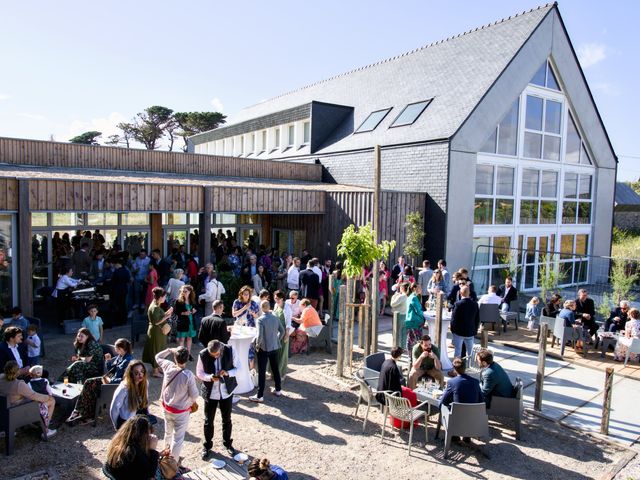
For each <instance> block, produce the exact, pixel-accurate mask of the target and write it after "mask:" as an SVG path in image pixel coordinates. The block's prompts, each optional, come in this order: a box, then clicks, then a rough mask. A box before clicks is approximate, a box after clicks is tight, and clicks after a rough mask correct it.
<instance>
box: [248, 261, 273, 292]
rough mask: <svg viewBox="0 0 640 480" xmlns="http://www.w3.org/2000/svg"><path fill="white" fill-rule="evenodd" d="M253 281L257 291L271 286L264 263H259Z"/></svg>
mask: <svg viewBox="0 0 640 480" xmlns="http://www.w3.org/2000/svg"><path fill="white" fill-rule="evenodd" d="M251 281H252V282H253V289H254V290H255V291H256V292H259V291H260V290H264V289H265V288H267V287H269V281H268V280H267V276H266V274H265V270H264V265H260V264H259V265H258V266H257V267H256V274H255V275H254V276H253V278H252V279H251Z"/></svg>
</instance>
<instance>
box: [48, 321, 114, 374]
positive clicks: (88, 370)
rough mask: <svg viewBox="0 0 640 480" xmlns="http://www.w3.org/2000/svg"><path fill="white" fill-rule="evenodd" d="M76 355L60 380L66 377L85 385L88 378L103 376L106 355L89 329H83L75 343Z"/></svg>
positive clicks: (79, 331)
mask: <svg viewBox="0 0 640 480" xmlns="http://www.w3.org/2000/svg"><path fill="white" fill-rule="evenodd" d="M73 347H74V348H75V349H76V354H75V355H73V356H72V357H71V361H72V362H73V363H72V364H71V365H69V366H68V367H67V368H66V369H65V371H64V372H63V373H62V375H60V378H58V380H59V381H63V380H64V377H67V378H68V379H69V382H71V383H84V381H85V380H86V379H87V378H92V377H98V376H100V375H102V373H103V369H104V354H103V353H102V347H101V346H100V344H99V343H98V342H96V340H95V339H94V338H93V335H91V332H90V331H89V329H88V328H81V329H80V330H78V334H77V335H76V341H75V342H73Z"/></svg>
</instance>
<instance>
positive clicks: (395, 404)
mask: <svg viewBox="0 0 640 480" xmlns="http://www.w3.org/2000/svg"><path fill="white" fill-rule="evenodd" d="M384 400H385V406H384V422H383V424H382V433H381V435H380V440H381V441H382V442H384V432H385V431H386V429H387V417H388V416H389V415H391V416H392V417H394V418H397V419H398V420H400V421H401V422H409V449H408V451H407V454H408V455H411V443H412V441H413V423H414V422H415V421H416V420H420V419H421V418H424V443H425V446H426V444H427V442H428V441H429V435H428V433H427V412H426V411H424V410H420V409H421V408H422V407H424V406H425V405H427V404H428V403H429V402H427V401H424V402H422V403H421V404H419V405H416V406H415V407H412V406H411V404H410V403H409V399H408V398H403V397H401V396H400V393H399V392H393V393H386V392H385V394H384ZM483 405H484V404H483ZM392 428H393V427H392Z"/></svg>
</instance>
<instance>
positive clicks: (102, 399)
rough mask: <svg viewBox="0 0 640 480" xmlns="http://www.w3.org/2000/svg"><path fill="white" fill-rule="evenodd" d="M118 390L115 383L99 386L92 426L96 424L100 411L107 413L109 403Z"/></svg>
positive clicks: (109, 406)
mask: <svg viewBox="0 0 640 480" xmlns="http://www.w3.org/2000/svg"><path fill="white" fill-rule="evenodd" d="M117 388H118V384H117V383H107V384H103V385H100V394H99V395H98V398H96V408H95V414H94V416H93V426H94V427H95V426H96V425H97V424H98V416H99V415H100V413H102V411H109V409H110V408H111V401H112V400H113V396H114V395H115V393H116V389H117Z"/></svg>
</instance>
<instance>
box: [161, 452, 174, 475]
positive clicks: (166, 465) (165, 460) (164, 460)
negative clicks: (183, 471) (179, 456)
mask: <svg viewBox="0 0 640 480" xmlns="http://www.w3.org/2000/svg"><path fill="white" fill-rule="evenodd" d="M159 463H160V471H161V472H162V476H163V477H164V478H174V477H175V476H176V474H177V473H178V462H177V461H176V459H175V458H173V457H172V456H170V455H168V456H164V457H160V462H159Z"/></svg>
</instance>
